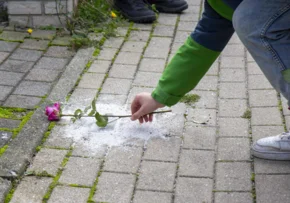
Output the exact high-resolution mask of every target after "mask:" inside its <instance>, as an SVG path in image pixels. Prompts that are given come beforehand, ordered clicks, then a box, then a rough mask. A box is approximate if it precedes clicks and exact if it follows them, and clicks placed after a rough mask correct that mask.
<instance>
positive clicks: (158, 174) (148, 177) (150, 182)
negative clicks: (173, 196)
mask: <svg viewBox="0 0 290 203" xmlns="http://www.w3.org/2000/svg"><path fill="white" fill-rule="evenodd" d="M176 167H177V164H175V163H165V162H149V161H143V162H142V163H141V169H140V170H141V171H140V175H139V179H138V182H137V189H143V190H158V191H168V192H172V191H173V185H174V179H175V174H176Z"/></svg>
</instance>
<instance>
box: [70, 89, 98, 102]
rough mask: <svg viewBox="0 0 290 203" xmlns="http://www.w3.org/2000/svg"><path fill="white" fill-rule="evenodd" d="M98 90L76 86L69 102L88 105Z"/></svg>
mask: <svg viewBox="0 0 290 203" xmlns="http://www.w3.org/2000/svg"><path fill="white" fill-rule="evenodd" d="M97 92H98V90H97V89H83V88H76V89H75V90H74V91H73V93H72V95H71V97H70V98H69V102H68V104H75V105H84V106H88V105H90V104H91V103H92V101H93V99H94V98H95V97H96V95H97Z"/></svg>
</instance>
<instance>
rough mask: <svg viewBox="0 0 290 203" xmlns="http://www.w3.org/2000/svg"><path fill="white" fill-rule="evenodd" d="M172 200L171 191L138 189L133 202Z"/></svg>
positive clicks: (151, 202) (155, 202)
mask: <svg viewBox="0 0 290 203" xmlns="http://www.w3.org/2000/svg"><path fill="white" fill-rule="evenodd" d="M171 200H172V194H170V193H163V192H151V191H139V190H137V191H136V192H135V194H134V199H133V203H171Z"/></svg>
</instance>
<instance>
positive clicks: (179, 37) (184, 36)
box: [174, 30, 191, 42]
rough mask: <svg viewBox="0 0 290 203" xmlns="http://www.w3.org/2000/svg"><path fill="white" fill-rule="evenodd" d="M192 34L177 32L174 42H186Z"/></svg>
mask: <svg viewBox="0 0 290 203" xmlns="http://www.w3.org/2000/svg"><path fill="white" fill-rule="evenodd" d="M190 33H191V32H188V31H179V30H177V32H176V34H175V38H174V42H185V41H186V40H187V38H188V37H189V36H190Z"/></svg>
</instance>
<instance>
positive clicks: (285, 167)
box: [254, 159, 290, 174]
mask: <svg viewBox="0 0 290 203" xmlns="http://www.w3.org/2000/svg"><path fill="white" fill-rule="evenodd" d="M254 168H255V173H256V174H281V173H284V174H285V173H290V163H289V161H272V160H265V159H255V160H254Z"/></svg>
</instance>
